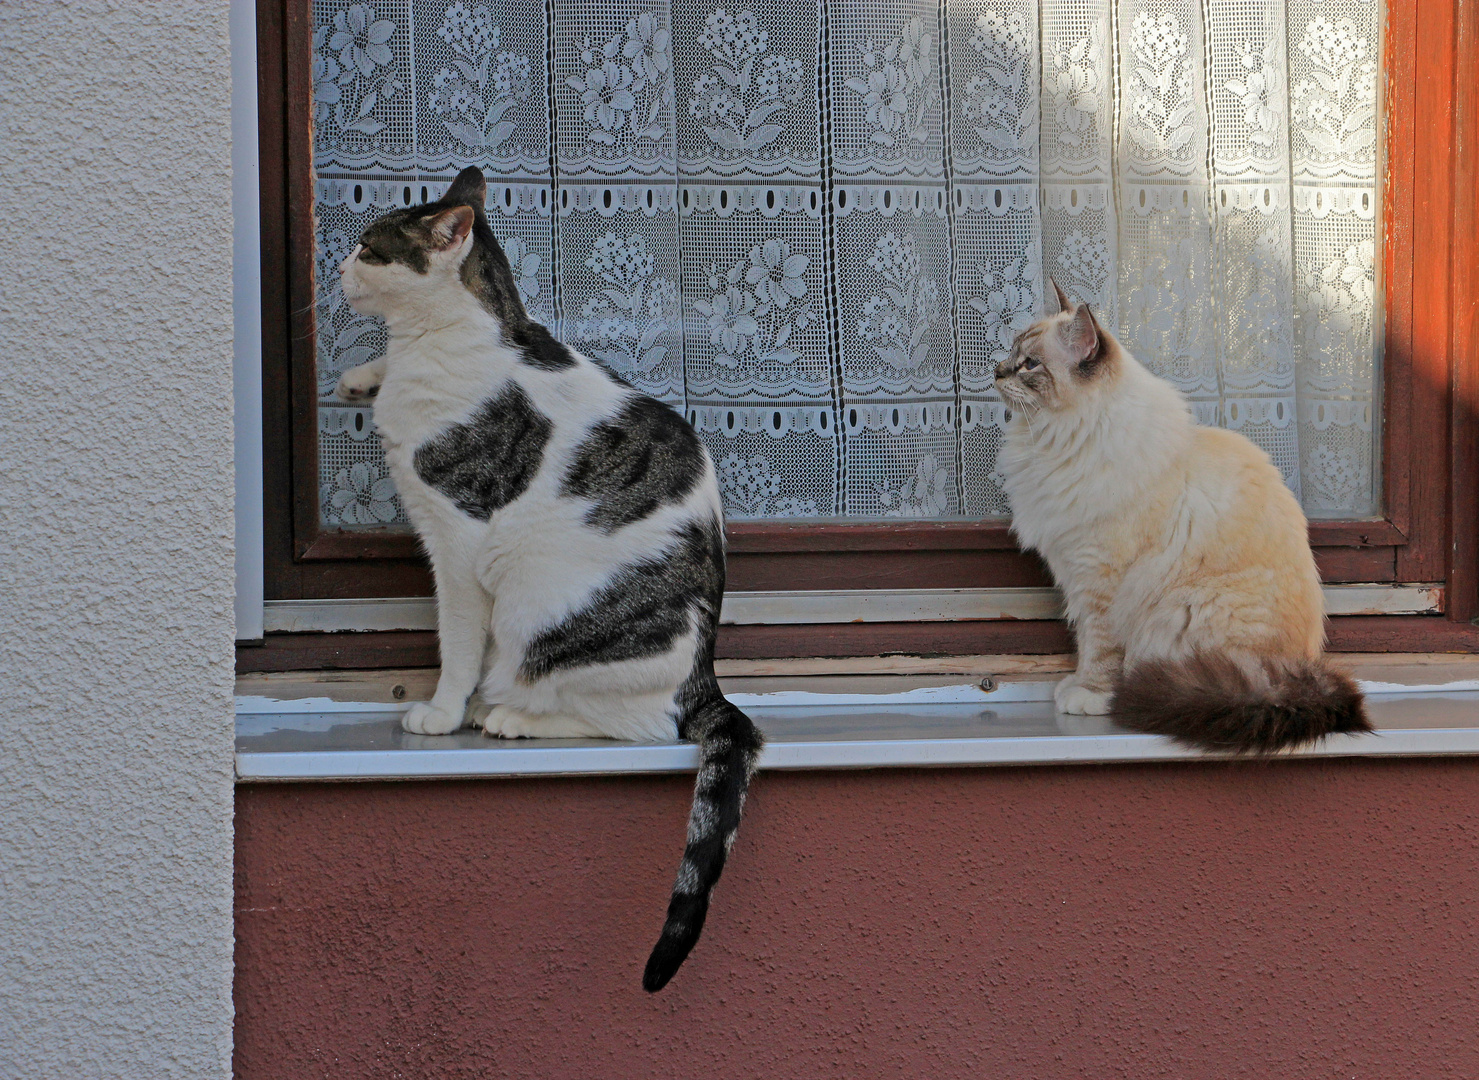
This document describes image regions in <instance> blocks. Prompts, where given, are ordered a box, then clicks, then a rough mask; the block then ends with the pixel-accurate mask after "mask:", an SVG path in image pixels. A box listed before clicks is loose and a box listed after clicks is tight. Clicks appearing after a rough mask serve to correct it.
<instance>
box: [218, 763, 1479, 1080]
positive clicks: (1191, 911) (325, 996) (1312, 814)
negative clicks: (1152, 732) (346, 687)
mask: <svg viewBox="0 0 1479 1080" xmlns="http://www.w3.org/2000/svg"><path fill="white" fill-rule="evenodd" d="M1476 793H1479V762H1476V761H1473V760H1452V761H1442V760H1425V761H1414V762H1398V761H1389V762H1353V761H1347V762H1276V763H1245V764H1234V765H1221V764H1206V765H1185V766H1183V765H1156V766H1146V767H1103V768H1096V767H1079V768H1067V769H1048V768H1043V769H1001V770H932V771H928V772H908V771H902V770H901V771H881V772H872V773H867V772H852V773H845V772H844V773H835V772H834V773H810V774H777V773H769V774H762V775H761V776H760V777H759V778H758V779H757V781H756V783H755V787H754V789H753V795H752V797H751V802H750V806H749V809H748V811H747V814H746V822H745V824H744V826H743V827H742V828H741V829H740V838H739V841H738V843H737V844H736V846H735V849H734V854H733V858H732V860H731V863H730V868H729V872H728V873H727V874H726V876H725V878H724V880H723V881H722V882H721V883H720V886H719V889H718V891H717V893H716V896H715V901H714V907H713V909H712V911H711V913H710V917H709V922H708V927H707V929H706V930H705V932H704V937H703V939H702V940H701V941H700V942H699V944H698V947H697V949H696V950H695V952H694V954H693V955H692V956H691V957H690V959H689V961H688V963H687V964H686V965H685V966H684V967H683V968H682V969H681V970H680V971H679V972H678V975H677V977H676V978H675V979H674V981H673V983H672V984H671V985H670V986H669V987H668V988H667V989H666V990H664V991H663V992H662V993H661V994H658V995H656V996H651V997H650V996H648V995H647V994H644V993H643V992H642V990H641V987H640V985H639V979H640V975H641V970H642V964H643V963H644V962H645V960H646V958H647V950H648V949H649V947H650V946H651V945H652V942H653V940H654V938H655V936H656V934H657V930H658V926H659V924H660V922H661V919H662V913H663V911H664V909H665V906H666V904H667V890H668V887H669V885H670V883H671V881H672V876H671V875H672V871H673V868H674V867H675V866H676V864H677V860H678V854H679V846H680V843H681V834H682V832H683V823H684V819H685V814H686V807H687V802H688V783H687V782H686V781H685V780H684V779H681V778H677V777H672V778H631V779H603V780H536V781H528V782H505V781H489V782H482V783H432V784H346V785H340V786H325V785H302V786H298V785H281V786H260V787H259V786H246V787H242V788H239V789H238V793H237V794H238V803H237V822H238V852H237V935H238V965H237V984H236V985H237V998H236V1000H237V1009H238V1021H237V1044H236V1055H237V1056H236V1065H237V1071H238V1075H239V1076H240V1077H242V1078H244V1080H269V1078H271V1080H289V1078H292V1080H302V1078H309V1077H345V1076H353V1077H356V1078H368V1077H437V1078H438V1080H443V1078H462V1077H467V1078H473V1077H484V1076H515V1077H539V1078H541V1080H567V1078H568V1080H598V1078H610V1080H626V1078H637V1077H640V1078H643V1080H648V1078H668V1077H672V1078H680V1077H681V1078H691V1077H714V1078H728V1077H755V1078H765V1080H790V1078H796V1080H803V1078H804V1080H815V1078H817V1077H823V1076H829V1077H830V1076H837V1077H847V1078H850V1080H851V1078H867V1080H881V1078H889V1080H894V1078H897V1080H943V1078H962V1080H964V1078H970V1080H980V1078H991V1080H1005V1078H1011V1080H1070V1078H1073V1080H1077V1078H1085V1080H1109V1078H1124V1080H1147V1078H1152V1077H1164V1078H1169V1080H1203V1078H1206V1080H1230V1078H1240V1080H1242V1078H1246V1080H1275V1078H1277V1080H1305V1078H1309V1080H1314V1078H1317V1077H1318V1078H1322V1080H1323V1078H1336V1077H1340V1078H1344V1077H1352V1076H1355V1077H1363V1078H1377V1080H1398V1078H1401V1080H1408V1078H1413V1080H1415V1078H1418V1077H1422V1078H1428V1077H1446V1076H1454V1077H1458V1076H1464V1077H1472V1076H1479V1039H1476V1038H1475V1035H1474V1019H1473V1018H1474V1012H1475V1009H1476V1007H1479V899H1476V897H1479V794H1476Z"/></svg>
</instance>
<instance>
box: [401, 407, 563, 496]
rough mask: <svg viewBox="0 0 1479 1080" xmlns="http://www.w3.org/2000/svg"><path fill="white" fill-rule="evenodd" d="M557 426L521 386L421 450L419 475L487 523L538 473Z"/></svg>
mask: <svg viewBox="0 0 1479 1080" xmlns="http://www.w3.org/2000/svg"><path fill="white" fill-rule="evenodd" d="M551 427H553V425H552V424H551V423H550V419H549V417H547V416H545V415H544V414H543V413H542V412H540V411H539V410H538V409H536V408H535V407H534V402H532V401H530V400H529V395H528V394H526V393H525V392H524V389H523V387H521V386H519V385H518V384H517V383H513V382H511V383H509V384H508V386H507V387H506V388H505V389H504V390H503V391H502V392H501V393H500V394H498V395H497V396H496V397H492V398H489V399H488V400H487V401H485V402H483V404H481V405H479V406H478V409H477V411H476V412H474V413H473V415H472V417H471V418H469V419H468V421H467V422H466V423H463V424H454V425H452V426H451V427H449V428H447V429H446V430H445V431H443V432H440V433H439V434H437V435H435V436H434V437H432V438H431V439H428V440H427V441H426V442H424V443H422V444H421V445H420V446H419V447H417V449H416V454H415V457H414V464H415V466H416V475H417V476H419V477H421V479H422V481H423V482H425V483H426V484H428V485H429V486H431V487H434V488H436V489H437V490H438V491H440V492H441V493H442V494H443V495H445V496H447V498H449V499H451V500H452V501H453V502H454V503H456V504H457V508H458V509H459V510H461V511H462V512H463V513H464V514H467V515H468V516H469V517H473V518H477V519H478V520H479V521H487V520H488V518H489V517H490V516H491V515H492V513H493V511H495V510H499V509H502V508H503V507H505V506H507V505H508V504H509V503H511V502H513V501H514V500H515V499H517V498H518V497H519V496H520V495H522V494H523V493H524V492H525V491H526V490H528V487H529V484H530V482H531V481H532V480H533V479H534V474H535V473H536V472H538V471H539V465H540V462H541V461H542V460H543V459H544V447H545V444H546V443H547V442H549V436H550V429H551Z"/></svg>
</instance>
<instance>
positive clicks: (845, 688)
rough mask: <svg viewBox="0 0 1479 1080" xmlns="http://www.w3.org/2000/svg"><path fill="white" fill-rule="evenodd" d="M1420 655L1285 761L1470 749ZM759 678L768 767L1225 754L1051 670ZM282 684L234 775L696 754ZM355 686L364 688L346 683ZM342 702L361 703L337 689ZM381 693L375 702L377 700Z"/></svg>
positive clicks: (1467, 691) (1372, 682) (1443, 669)
mask: <svg viewBox="0 0 1479 1080" xmlns="http://www.w3.org/2000/svg"><path fill="white" fill-rule="evenodd" d="M972 659H974V660H977V661H981V660H989V659H990V658H972ZM1043 659H1047V658H1043ZM1427 659H1428V660H1429V661H1433V662H1431V663H1420V662H1413V663H1408V664H1405V665H1404V664H1401V663H1396V664H1394V663H1393V662H1392V660H1393V658H1390V657H1384V658H1379V659H1378V658H1372V659H1371V660H1370V661H1368V662H1366V663H1364V664H1363V663H1359V662H1358V663H1356V664H1354V665H1350V666H1353V667H1354V668H1355V669H1356V674H1357V675H1358V677H1361V678H1363V679H1365V680H1366V689H1367V693H1368V698H1369V705H1370V711H1371V716H1372V720H1373V723H1374V724H1375V725H1376V727H1377V732H1376V734H1375V735H1371V736H1361V737H1357V736H1337V737H1332V738H1329V739H1326V740H1324V741H1323V742H1322V743H1320V744H1319V745H1318V746H1315V747H1312V748H1309V749H1305V750H1301V751H1297V752H1295V753H1294V754H1291V755H1288V756H1292V757H1392V756H1401V757H1411V756H1426V755H1456V754H1479V665H1476V664H1475V662H1473V661H1465V662H1460V663H1452V662H1442V661H1447V660H1448V658H1440V657H1430V658H1427ZM1454 660H1457V658H1454ZM978 666H979V665H978ZM1040 666H1042V665H1040ZM1060 666H1061V665H1060ZM1046 667H1047V668H1048V669H1051V667H1052V665H1046ZM418 675H419V679H420V680H421V681H422V685H417V686H416V690H417V691H423V690H424V689H426V687H425V685H424V681H425V679H426V676H425V675H424V674H421V673H418ZM760 675H761V673H760V672H756V674H755V676H751V677H741V678H731V679H728V680H726V683H727V685H726V690H727V692H729V694H730V696H731V698H732V700H734V701H735V702H736V703H737V704H739V705H741V706H742V707H743V708H745V709H746V711H748V712H749V713H750V714H751V716H753V717H754V719H755V721H756V723H757V724H759V725H760V727H761V728H762V729H763V730H764V731H765V733H766V736H767V739H768V740H769V741H768V745H767V746H766V748H765V752H764V755H763V757H762V759H761V768H762V769H850V768H851V769H857V768H886V767H915V768H918V767H943V766H967V765H976V766H986V765H1062V764H1104V763H1111V762H1149V761H1185V760H1188V759H1197V758H1201V759H1208V760H1216V759H1217V758H1218V757H1219V756H1220V755H1209V754H1203V753H1199V752H1197V751H1193V750H1187V749H1185V748H1183V747H1180V746H1177V745H1176V744H1174V743H1172V742H1171V741H1169V740H1167V739H1164V738H1162V737H1160V736H1154V735H1140V734H1135V733H1132V732H1128V731H1125V730H1123V729H1121V728H1118V727H1116V726H1115V725H1114V723H1113V722H1112V720H1111V719H1110V718H1108V717H1072V716H1062V715H1056V714H1055V713H1054V710H1053V705H1052V687H1053V677H1052V676H1045V674H1044V673H1043V672H1042V671H1038V672H1027V673H1023V674H1020V675H1008V676H1004V677H1002V678H1001V679H999V680H997V681H996V683H995V687H994V689H993V690H991V691H989V692H988V691H985V690H982V689H981V688H980V686H979V684H978V681H973V682H963V681H962V676H961V675H960V674H945V675H928V674H925V675H920V674H891V675H869V674H849V673H838V674H835V675H829V676H823V675H820V674H818V675H811V676H800V677H798V676H796V675H789V676H782V677H775V676H771V677H760ZM977 678H978V677H977ZM282 685H283V684H281V683H278V684H267V685H263V684H262V683H261V682H260V681H259V682H258V683H256V684H252V683H250V682H247V683H244V684H243V685H241V686H239V690H240V691H241V692H242V696H241V697H239V698H238V705H237V738H236V768H237V777H238V779H239V780H240V781H242V782H260V781H288V780H392V779H406V780H411V779H448V778H472V777H486V778H493V777H518V776H551V775H565V776H570V775H583V776H594V775H606V774H621V773H665V772H692V771H693V770H694V769H695V768H696V767H697V760H698V759H697V751H696V749H695V748H694V746H693V745H692V744H689V743H662V744H633V743H619V742H608V741H605V740H597V739H550V740H527V741H526V740H517V741H504V740H493V739H487V738H484V737H483V736H482V735H481V734H480V733H478V732H475V731H463V732H459V733H457V734H455V735H451V736H418V735H411V734H408V733H406V732H403V731H402V730H401V729H400V714H401V712H402V711H403V710H404V709H405V708H406V707H407V705H408V704H409V701H401V702H395V701H387V700H384V698H385V697H388V696H389V695H388V694H377V693H373V692H372V693H365V692H364V690H365V689H366V688H365V686H364V685H363V683H360V684H359V685H353V684H346V683H345V681H343V680H337V681H329V680H324V681H319V682H314V681H311V680H308V681H305V680H300V681H299V682H298V683H297V684H296V694H292V693H291V692H290V694H289V695H288V696H289V699H288V700H282V699H281V698H280V697H278V696H266V695H265V694H264V693H263V691H268V692H269V693H275V694H277V695H281V694H282V693H283V690H282ZM351 685H353V690H357V691H359V692H358V693H355V692H353V690H351V692H349V693H347V694H346V693H344V692H343V691H345V690H350V687H351ZM336 686H337V687H338V688H339V690H340V692H339V693H338V694H337V695H336V696H338V697H339V698H340V699H341V700H332V699H331V698H330V697H326V696H311V695H305V694H304V688H305V687H306V688H308V689H309V690H310V691H311V690H312V689H314V688H316V689H317V690H318V692H319V693H320V694H324V693H332V692H333V690H334V688H335V687H336ZM387 689H388V685H387ZM253 691H255V692H253ZM415 696H418V697H419V696H422V694H421V693H417V694H416V695H415ZM294 697H295V698H296V699H293V698H294ZM346 697H349V698H355V697H358V698H361V699H362V700H342V699H343V698H346ZM375 697H380V698H381V700H371V699H373V698H375Z"/></svg>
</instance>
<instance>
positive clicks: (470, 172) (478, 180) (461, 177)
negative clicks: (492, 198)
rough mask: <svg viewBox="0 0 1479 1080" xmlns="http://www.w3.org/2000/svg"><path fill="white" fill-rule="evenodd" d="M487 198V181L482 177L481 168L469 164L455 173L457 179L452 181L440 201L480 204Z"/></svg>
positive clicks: (467, 204)
mask: <svg viewBox="0 0 1479 1080" xmlns="http://www.w3.org/2000/svg"><path fill="white" fill-rule="evenodd" d="M487 199H488V181H487V180H485V179H484V178H483V170H482V169H479V168H478V167H477V166H475V165H469V166H468V167H467V168H465V169H463V170H462V171H461V172H460V173H458V174H457V179H456V180H453V181H452V186H451V187H449V188H448V189H447V193H446V194H445V195H443V196H442V202H444V203H452V204H461V205H463V206H482V205H483V204H484V203H485V202H486V201H487Z"/></svg>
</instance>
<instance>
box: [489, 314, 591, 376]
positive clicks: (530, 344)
mask: <svg viewBox="0 0 1479 1080" xmlns="http://www.w3.org/2000/svg"><path fill="white" fill-rule="evenodd" d="M504 327H505V328H504V336H505V338H506V339H507V340H508V343H509V344H510V345H512V346H513V347H514V348H515V350H517V351H518V354H519V360H520V362H521V363H524V364H527V365H528V366H529V367H532V368H538V369H539V370H540V371H563V370H564V369H565V368H568V367H574V366H575V357H574V356H572V355H571V354H570V350H569V349H567V348H566V347H565V346H564V345H563V344H561V343H560V342H558V341H556V340H555V337H554V335H553V334H551V333H550V332H549V331H548V330H547V329H545V328H544V327H543V326H541V325H540V324H539V323H537V322H523V323H520V324H518V325H510V324H508V323H505V324H504Z"/></svg>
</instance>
